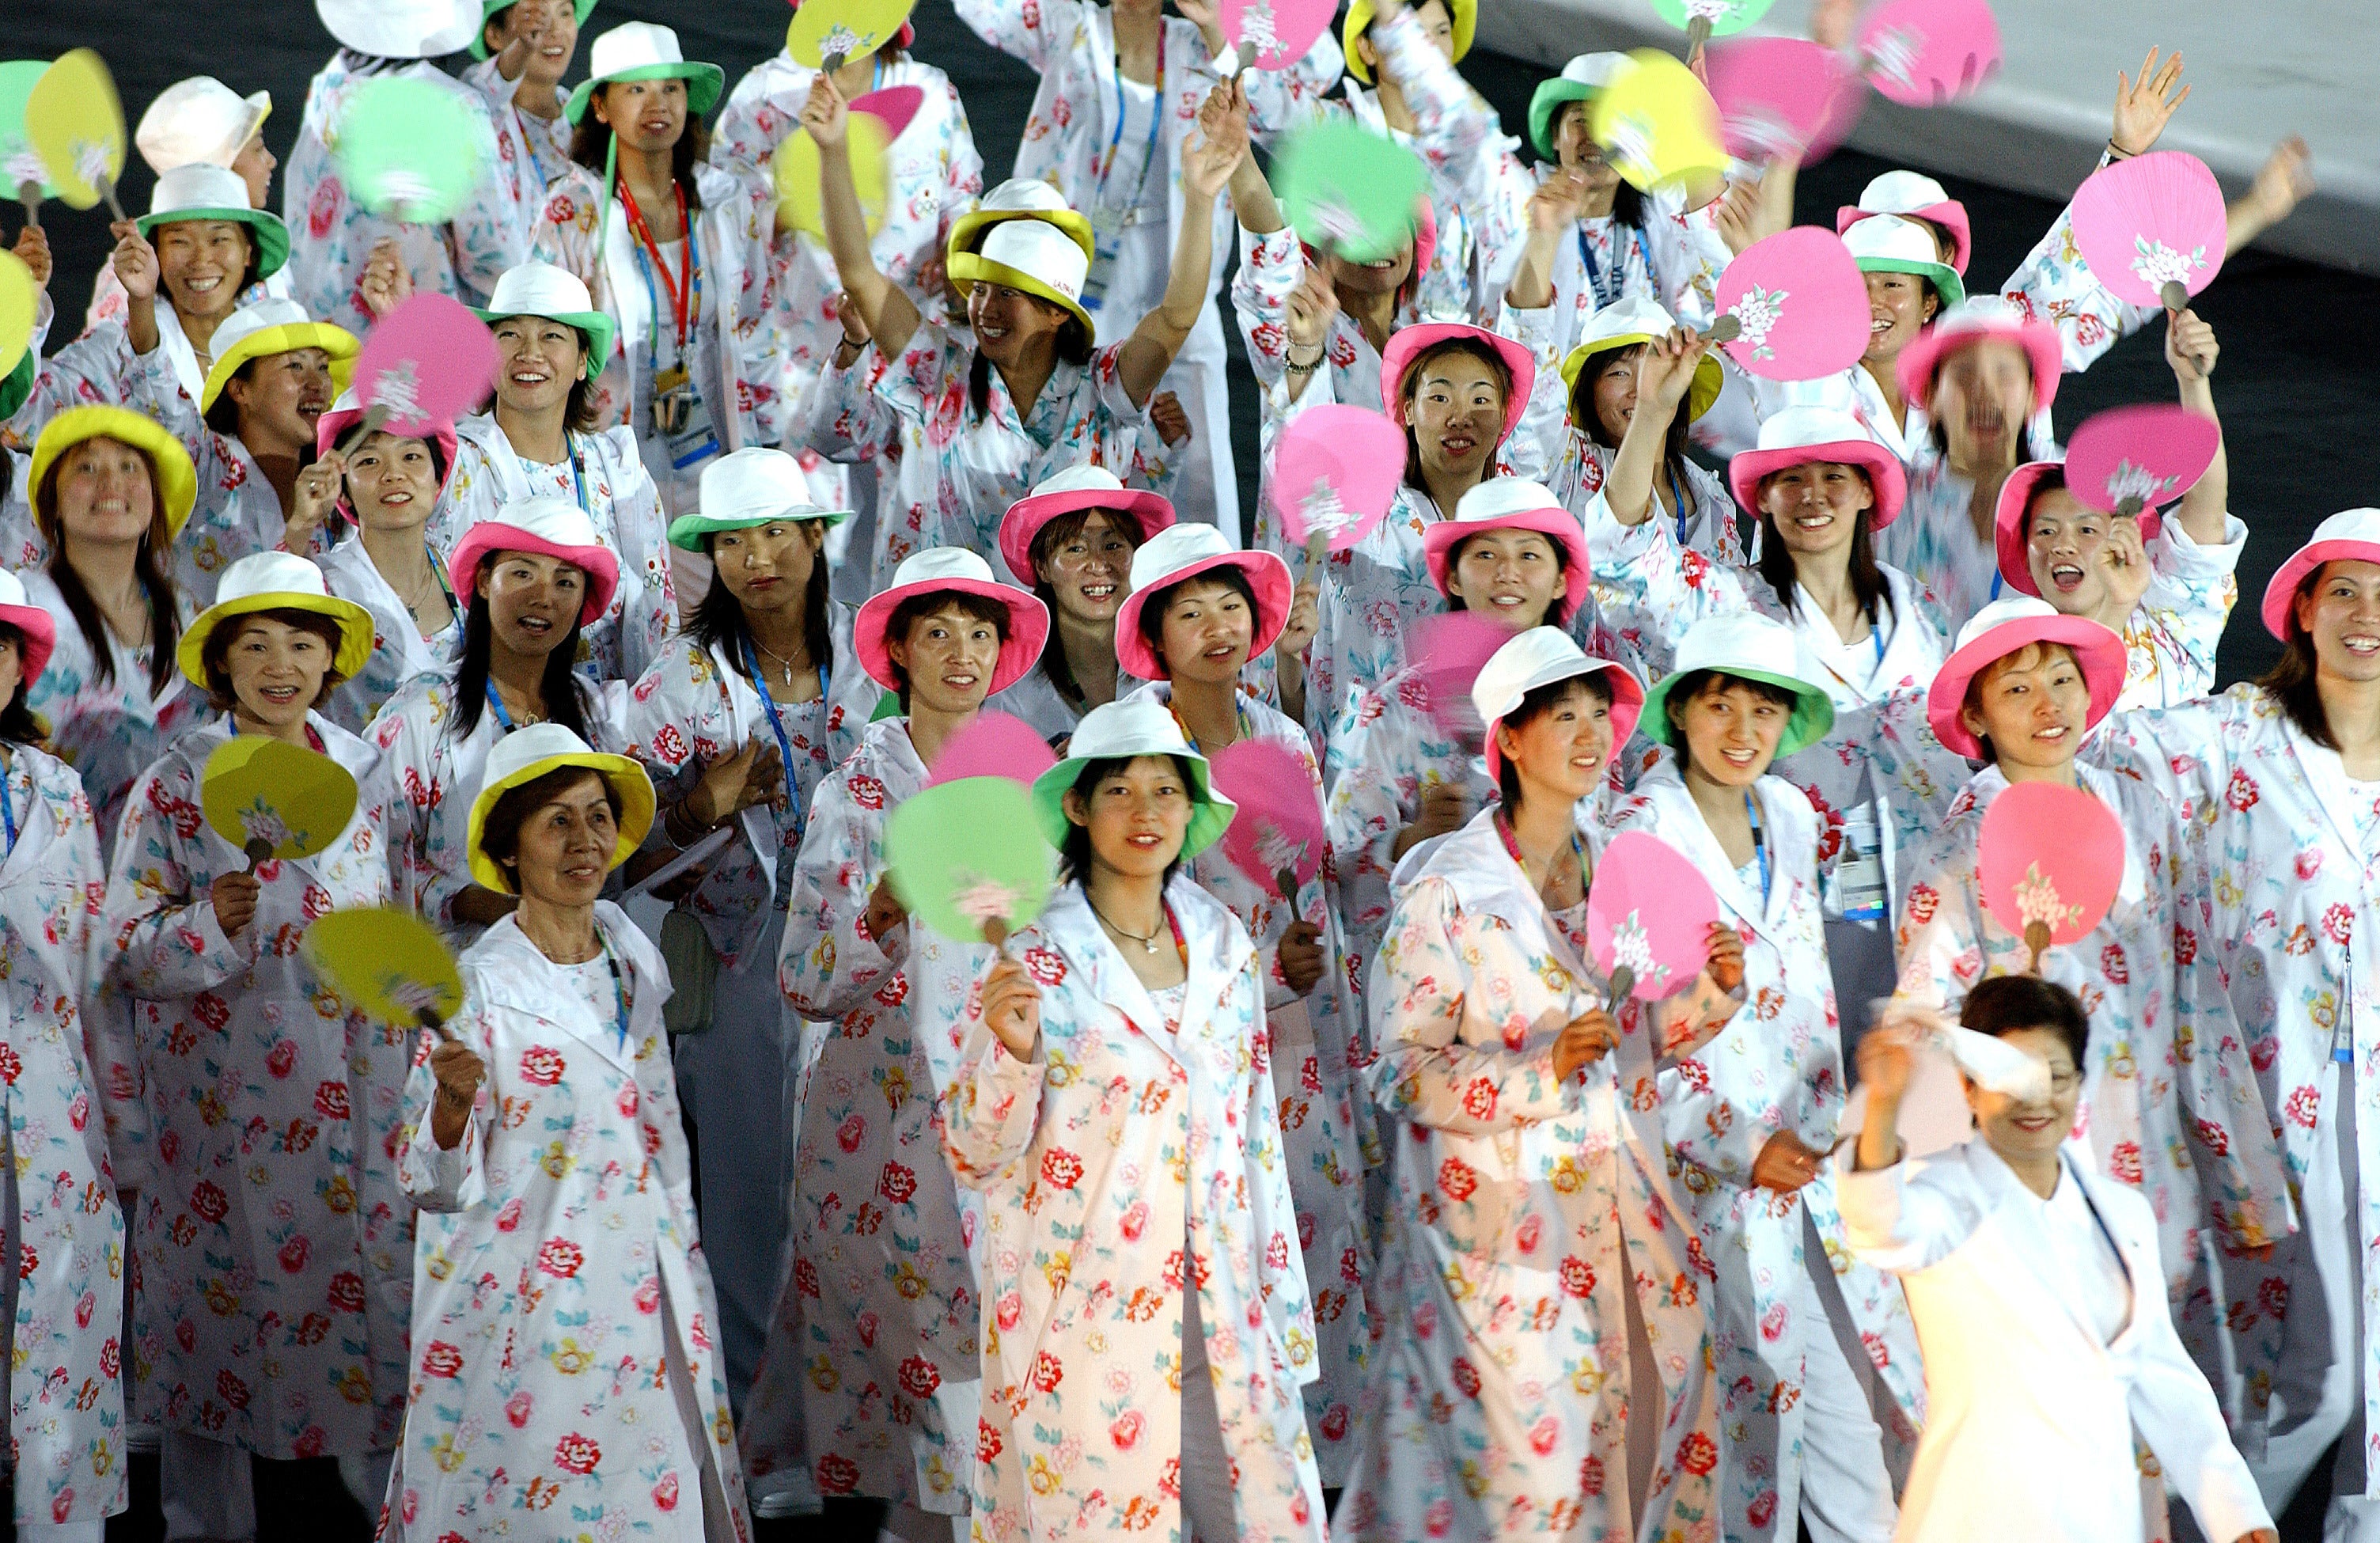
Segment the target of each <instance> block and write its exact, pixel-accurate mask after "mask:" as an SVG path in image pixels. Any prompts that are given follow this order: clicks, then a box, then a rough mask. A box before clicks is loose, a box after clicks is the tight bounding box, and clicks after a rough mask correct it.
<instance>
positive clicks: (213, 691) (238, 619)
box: [199, 605, 347, 712]
mask: <svg viewBox="0 0 2380 1543" xmlns="http://www.w3.org/2000/svg"><path fill="white" fill-rule="evenodd" d="M250 622H279V623H281V624H282V625H283V626H294V627H296V628H297V629H298V630H299V631H301V632H310V633H312V634H313V635H314V636H315V637H317V638H321V639H322V646H323V647H324V648H327V649H329V650H331V667H330V668H329V669H327V670H324V671H323V672H322V690H320V691H318V692H316V693H315V694H314V702H313V705H314V706H316V707H321V706H322V704H323V703H324V702H327V701H329V700H330V699H331V693H332V692H334V691H335V690H337V689H338V688H339V685H340V683H341V682H342V681H345V680H346V678H347V677H346V676H345V675H343V674H339V667H338V660H339V645H340V643H342V642H343V641H345V640H346V635H345V634H344V633H342V632H341V631H340V630H339V624H338V623H337V622H335V621H333V620H332V619H331V618H330V617H328V616H325V615H323V614H322V613H321V612H319V611H301V610H299V609H298V608H297V607H296V606H294V605H277V606H274V607H273V609H271V610H269V611H250V612H249V613H247V614H244V615H238V616H231V617H226V618H225V620H224V621H223V622H221V623H219V624H218V625H217V626H216V627H215V629H214V630H213V631H212V632H210V633H208V634H207V640H206V642H205V643H204V644H203V645H201V646H200V650H199V673H200V674H202V675H204V676H206V677H207V705H208V706H210V707H212V708H213V709H214V710H215V711H217V712H229V711H233V710H234V709H235V708H237V707H238V706H239V698H238V696H237V694H235V693H234V692H233V690H232V688H231V665H230V663H229V662H228V661H229V659H230V656H231V646H232V644H233V643H234V642H236V641H237V640H238V638H239V635H240V633H241V631H242V630H244V629H245V628H246V627H247V626H248V624H249V623H250Z"/></svg>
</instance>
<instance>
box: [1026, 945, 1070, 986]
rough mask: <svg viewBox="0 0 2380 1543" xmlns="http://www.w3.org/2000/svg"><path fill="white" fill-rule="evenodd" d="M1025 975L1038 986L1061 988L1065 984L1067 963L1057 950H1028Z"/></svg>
mask: <svg viewBox="0 0 2380 1543" xmlns="http://www.w3.org/2000/svg"><path fill="white" fill-rule="evenodd" d="M1025 973H1026V974H1027V975H1029V976H1031V977H1032V978H1033V983H1034V984H1035V985H1037V986H1060V985H1063V984H1064V983H1065V979H1066V961H1065V959H1064V957H1063V956H1062V955H1061V954H1059V953H1058V952H1057V951H1056V950H1055V949H1049V948H1028V949H1026V951H1025Z"/></svg>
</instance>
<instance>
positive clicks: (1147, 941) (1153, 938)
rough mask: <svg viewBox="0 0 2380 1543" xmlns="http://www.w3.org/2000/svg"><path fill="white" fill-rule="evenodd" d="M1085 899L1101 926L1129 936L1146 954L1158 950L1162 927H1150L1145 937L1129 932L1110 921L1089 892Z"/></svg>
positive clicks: (1125, 936) (1117, 933)
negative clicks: (1158, 936) (1158, 939)
mask: <svg viewBox="0 0 2380 1543" xmlns="http://www.w3.org/2000/svg"><path fill="white" fill-rule="evenodd" d="M1083 900H1084V902H1085V903H1086V904H1087V905H1090V907H1091V915H1093V916H1095V917H1099V925H1100V926H1101V927H1104V928H1106V929H1108V930H1109V931H1111V932H1112V933H1114V934H1115V935H1116V936H1117V937H1119V938H1128V939H1130V940H1131V941H1132V942H1136V943H1138V944H1139V945H1140V948H1141V952H1142V953H1144V954H1154V953H1156V952H1157V934H1158V932H1159V931H1160V928H1157V927H1152V928H1150V929H1148V936H1147V937H1145V938H1144V937H1142V936H1141V935H1140V934H1139V933H1137V932H1127V931H1125V930H1124V929H1123V928H1121V927H1118V926H1117V925H1116V924H1115V923H1114V922H1112V921H1110V920H1109V919H1108V914H1107V913H1106V912H1105V911H1102V910H1100V909H1099V905H1098V903H1097V902H1095V901H1092V900H1091V897H1090V895H1089V894H1088V893H1085V894H1084V896H1083Z"/></svg>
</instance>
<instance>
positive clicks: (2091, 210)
mask: <svg viewBox="0 0 2380 1543" xmlns="http://www.w3.org/2000/svg"><path fill="white" fill-rule="evenodd" d="M2226 218H2227V217H2226V215H2225V213H2224V209H2223V188H2222V187H2221V185H2220V184H2218V183H2216V180H2215V174H2214V173H2213V172H2211V171H2208V170H2207V169H2206V163H2205V162H2204V161H2201V160H2200V159H2199V158H2198V157H2197V156H2195V155H2186V154H2184V153H2182V152H2180V151H2178V150H2153V151H2151V152H2149V153H2147V154H2146V155H2135V156H2133V157H2132V158H2131V159H2130V160H2128V161H2119V162H2117V163H2115V164H2113V165H2109V166H2102V167H2101V168H2100V169H2099V170H2097V171H2095V172H2093V173H2092V174H2091V176H2090V177H2089V178H2088V180H2086V181H2085V182H2084V183H2083V186H2082V187H2081V188H2079V189H2077V190H2076V192H2075V194H2074V246H2075V249H2076V250H2078V251H2080V252H2081V253H2082V254H2083V261H2084V262H2086V263H2089V264H2090V266H2091V272H2092V273H2093V274H2094V275H2095V277H2096V278H2097V279H2098V281H2099V282H2100V283H2101V284H2103V285H2106V286H2107V289H2108V292H2109V293H2111V294H2113V295H2114V296H2115V297H2116V298H2118V299H2119V300H2123V301H2126V302H2127V303H2129V304H2131V305H2136V306H2155V305H2162V306H2172V299H2171V298H2169V297H2168V294H2167V292H2166V286H2168V285H2171V284H2179V285H2180V286H2181V287H2182V289H2183V290H2184V291H2186V292H2187V293H2188V294H2191V295H2195V294H2197V293H2198V292H2199V291H2200V290H2202V289H2204V288H2205V287H2206V286H2208V285H2210V284H2212V283H2214V282H2215V275H2216V274H2217V273H2221V272H2222V271H2223V245H2224V240H2225V236H2226ZM2172 309H2175V310H2179V309H2180V307H2178V306H2172Z"/></svg>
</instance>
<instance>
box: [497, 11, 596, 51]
mask: <svg viewBox="0 0 2380 1543" xmlns="http://www.w3.org/2000/svg"><path fill="white" fill-rule="evenodd" d="M517 3H518V0H480V30H478V31H476V32H474V33H472V34H471V57H473V58H475V59H484V58H486V57H487V56H488V23H489V22H490V21H492V20H493V19H494V18H495V14H496V13H497V12H498V11H508V10H510V9H512V8H513V6H515V5H516V4H517ZM573 3H574V5H575V6H577V11H578V25H580V26H581V27H584V26H586V25H587V18H589V17H590V16H592V15H594V14H595V0H573Z"/></svg>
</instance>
